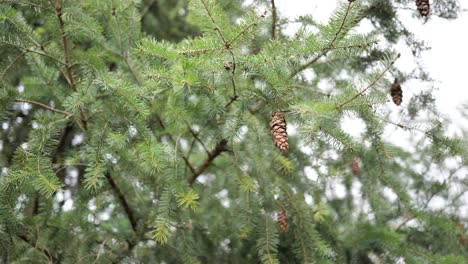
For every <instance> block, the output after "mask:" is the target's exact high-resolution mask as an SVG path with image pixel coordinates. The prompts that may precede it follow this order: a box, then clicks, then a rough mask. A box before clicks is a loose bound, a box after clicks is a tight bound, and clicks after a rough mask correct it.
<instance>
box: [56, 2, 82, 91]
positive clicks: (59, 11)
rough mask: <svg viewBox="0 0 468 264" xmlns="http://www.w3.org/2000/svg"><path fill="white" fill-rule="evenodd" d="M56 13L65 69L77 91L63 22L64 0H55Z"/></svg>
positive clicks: (74, 89) (73, 87)
mask: <svg viewBox="0 0 468 264" xmlns="http://www.w3.org/2000/svg"><path fill="white" fill-rule="evenodd" d="M55 15H56V16H57V18H58V21H59V29H60V34H61V36H62V43H63V52H64V55H65V69H66V71H67V74H68V79H69V80H70V86H71V88H72V90H73V91H74V92H76V91H77V90H76V83H75V79H74V78H73V73H72V71H71V63H70V50H69V48H68V39H67V36H66V34H65V23H64V22H63V17H62V15H63V14H62V0H55Z"/></svg>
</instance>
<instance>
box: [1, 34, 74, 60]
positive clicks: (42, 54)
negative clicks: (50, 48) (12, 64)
mask: <svg viewBox="0 0 468 264" xmlns="http://www.w3.org/2000/svg"><path fill="white" fill-rule="evenodd" d="M0 43H1V44H5V45H10V46H13V47H15V48H18V49H20V50H22V51H23V52H24V53H23V55H24V54H25V53H27V52H32V53H36V54H39V55H41V56H44V57H47V58H49V59H51V60H53V61H55V62H58V63H60V64H63V65H65V62H63V61H61V60H59V59H57V58H55V57H53V56H51V55H49V54H47V53H42V52H40V51H37V50H33V49H29V48H25V47H21V46H18V45H15V44H14V43H10V42H7V41H1V40H0Z"/></svg>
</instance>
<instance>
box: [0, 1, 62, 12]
mask: <svg viewBox="0 0 468 264" xmlns="http://www.w3.org/2000/svg"><path fill="white" fill-rule="evenodd" d="M2 3H11V4H18V5H24V6H30V7H35V8H40V9H43V10H47V11H49V12H54V10H52V9H51V8H49V7H46V6H42V5H40V4H35V3H29V2H22V1H9V0H2V1H0V4H2Z"/></svg>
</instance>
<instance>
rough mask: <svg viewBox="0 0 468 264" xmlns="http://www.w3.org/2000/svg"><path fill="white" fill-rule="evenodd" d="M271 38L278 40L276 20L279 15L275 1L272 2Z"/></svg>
mask: <svg viewBox="0 0 468 264" xmlns="http://www.w3.org/2000/svg"><path fill="white" fill-rule="evenodd" d="M271 13H272V14H271V20H272V21H271V38H272V39H275V38H276V20H277V19H278V18H277V14H276V6H275V0H271Z"/></svg>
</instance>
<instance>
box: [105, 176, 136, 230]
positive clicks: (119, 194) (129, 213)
mask: <svg viewBox="0 0 468 264" xmlns="http://www.w3.org/2000/svg"><path fill="white" fill-rule="evenodd" d="M105 176H106V179H107V181H108V182H109V184H110V186H111V187H112V189H113V190H114V192H115V194H116V195H117V197H118V198H119V201H120V204H121V205H122V207H123V209H124V210H125V213H126V214H127V218H128V220H129V221H130V224H131V226H132V229H133V231H134V232H135V233H136V232H137V220H136V218H135V215H134V213H133V211H132V209H131V208H130V206H129V205H128V202H127V199H126V198H125V195H124V194H123V193H122V191H121V190H120V188H119V186H117V184H116V183H115V181H114V179H113V178H112V176H111V175H110V173H109V172H107V173H106V174H105Z"/></svg>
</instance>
